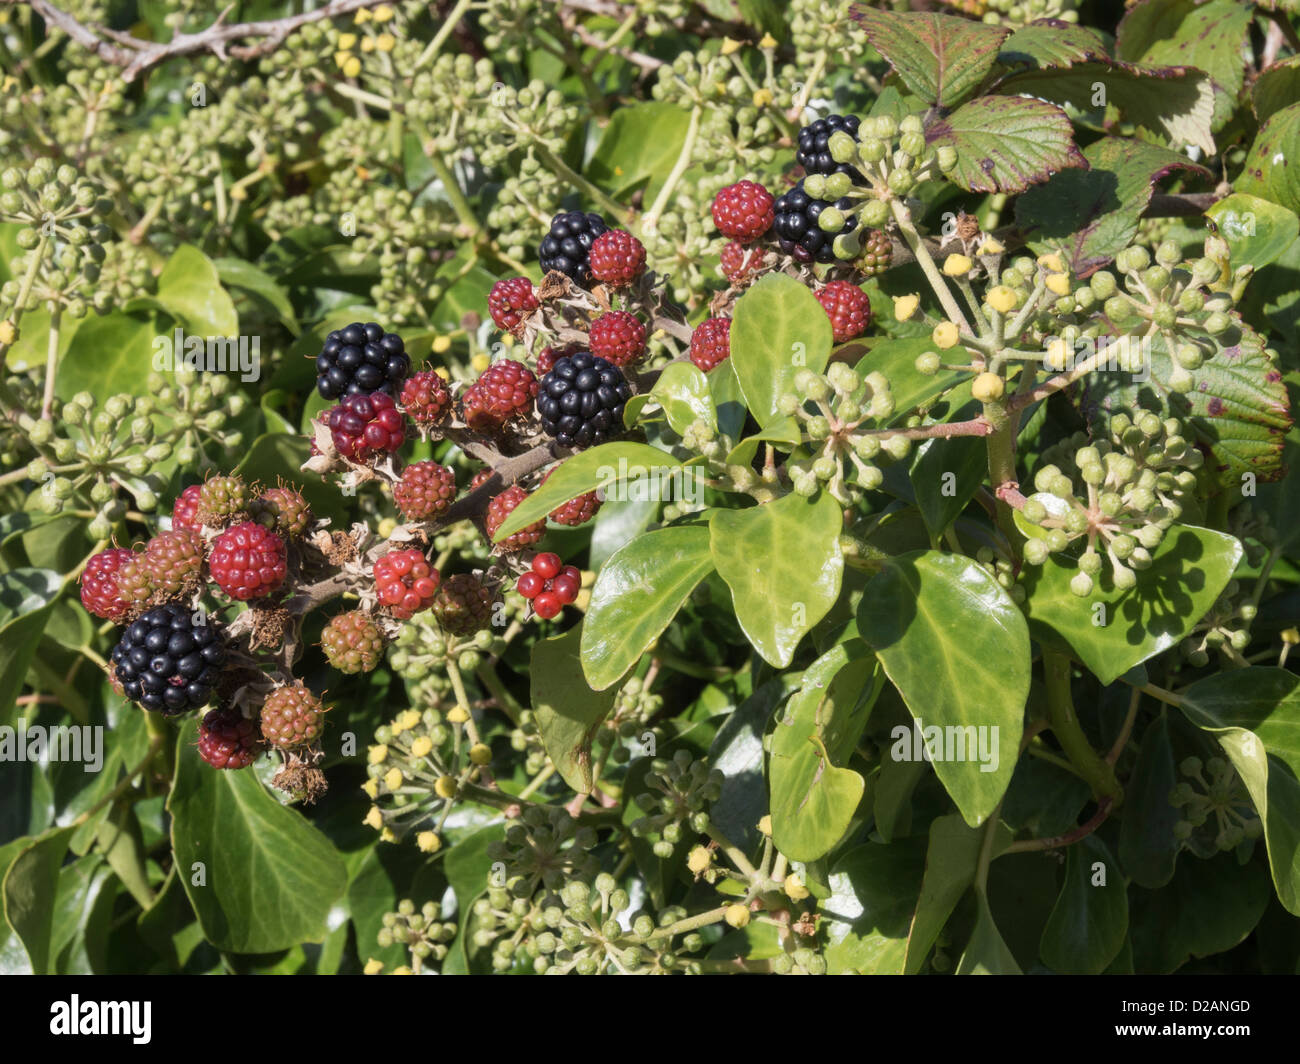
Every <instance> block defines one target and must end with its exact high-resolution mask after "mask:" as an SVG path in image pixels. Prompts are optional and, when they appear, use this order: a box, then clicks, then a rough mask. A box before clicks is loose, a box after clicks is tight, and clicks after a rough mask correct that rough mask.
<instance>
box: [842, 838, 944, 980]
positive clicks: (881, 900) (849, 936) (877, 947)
mask: <svg viewBox="0 0 1300 1064" xmlns="http://www.w3.org/2000/svg"><path fill="white" fill-rule="evenodd" d="M924 859H925V850H924V840H923V839H899V840H898V841H897V842H893V843H891V844H889V845H888V846H884V845H881V844H879V843H866V844H865V845H862V846H858V847H855V848H854V849H852V850H850V851H849V852H848V853H846V854H844V855H843V856H842V857H840V858H839V860H837V861H836V862H835V863H834V864H833V865H832V866H831V874H830V887H831V895H830V897H829V898H827V899H826V900H825V901H824V902H823V903H822V905H821V911H822V914H823V916H822V926H823V927H824V928H825V929H826V964H827V969H828V970H829V972H830V974H831V975H844V974H847V973H857V974H859V975H898V974H899V973H900V972H901V971H902V970H903V955H904V953H905V952H906V950H907V929H908V925H909V924H910V923H911V921H912V912H913V910H914V909H915V907H916V896H917V894H918V892H919V891H920V889H921V874H922V866H923V862H924Z"/></svg>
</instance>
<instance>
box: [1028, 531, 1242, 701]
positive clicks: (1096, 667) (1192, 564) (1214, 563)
mask: <svg viewBox="0 0 1300 1064" xmlns="http://www.w3.org/2000/svg"><path fill="white" fill-rule="evenodd" d="M1241 556H1242V547H1241V544H1240V543H1239V542H1238V541H1237V540H1236V539H1235V538H1234V537H1232V536H1229V535H1225V534H1224V533H1222V532H1212V531H1210V530H1209V529H1207V528H1192V527H1190V526H1188V525H1175V526H1174V527H1173V528H1171V529H1170V530H1169V531H1168V533H1166V535H1165V538H1164V539H1163V540H1162V541H1161V543H1160V546H1158V547H1157V548H1156V549H1155V550H1154V551H1152V552H1151V566H1150V568H1148V569H1145V570H1143V571H1142V572H1140V573H1138V582H1137V586H1136V587H1134V588H1132V589H1131V590H1129V591H1117V590H1115V588H1114V585H1113V584H1112V583H1111V580H1110V577H1109V576H1108V575H1106V573H1107V570H1104V569H1103V571H1102V572H1103V575H1102V577H1101V579H1100V580H1099V582H1098V588H1099V593H1096V594H1093V595H1092V596H1091V597H1090V598H1080V597H1079V596H1078V595H1076V594H1074V592H1072V591H1071V590H1070V580H1071V579H1073V577H1074V574H1075V572H1076V571H1077V570H1076V569H1075V567H1074V565H1072V564H1066V563H1065V562H1062V561H1058V560H1057V558H1056V557H1055V556H1052V557H1049V558H1048V559H1047V561H1045V562H1044V563H1043V564H1042V565H1041V566H1038V567H1032V566H1030V567H1026V571H1025V574H1024V576H1023V577H1022V579H1023V581H1024V585H1025V591H1026V594H1027V598H1026V602H1025V607H1026V613H1027V614H1028V616H1029V627H1030V630H1031V631H1032V632H1033V633H1034V637H1035V638H1036V639H1040V640H1045V641H1048V642H1050V643H1052V644H1053V645H1055V646H1066V647H1069V648H1070V649H1072V650H1073V651H1074V653H1075V654H1076V655H1077V656H1078V658H1079V660H1080V661H1082V662H1083V663H1084V665H1086V666H1087V667H1088V668H1089V669H1090V670H1091V671H1092V672H1093V673H1094V674H1095V675H1096V676H1097V678H1098V679H1099V680H1100V681H1101V682H1102V683H1103V684H1110V683H1114V682H1115V681H1116V680H1117V679H1119V678H1120V677H1121V676H1123V675H1124V674H1125V673H1126V672H1128V670H1129V669H1131V668H1133V666H1134V665H1140V664H1141V663H1142V662H1144V661H1147V660H1149V659H1150V658H1153V657H1155V656H1156V655H1157V654H1159V653H1161V652H1162V651H1164V650H1168V649H1169V648H1170V647H1172V646H1174V645H1175V644H1177V643H1178V642H1179V641H1181V640H1182V639H1184V638H1186V636H1187V634H1188V633H1189V632H1190V631H1191V630H1192V629H1193V628H1194V627H1195V626H1196V622H1197V621H1199V620H1200V619H1201V618H1202V617H1204V616H1205V614H1206V613H1208V612H1209V609H1210V607H1211V606H1213V605H1214V601H1215V599H1217V598H1218V597H1219V595H1220V593H1221V592H1222V591H1223V589H1224V588H1225V587H1226V586H1227V584H1228V581H1229V580H1230V579H1232V574H1233V571H1234V570H1235V569H1236V568H1237V563H1238V562H1239V561H1240V560H1241Z"/></svg>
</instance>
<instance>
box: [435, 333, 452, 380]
mask: <svg viewBox="0 0 1300 1064" xmlns="http://www.w3.org/2000/svg"><path fill="white" fill-rule="evenodd" d="M450 350H451V337H450V336H435V337H434V338H433V353H434V354H435V355H445V354H446V353H447V352H448V351H450ZM438 372H439V373H441V374H442V375H443V376H444V377H445V376H446V375H447V371H446V370H445V369H439V370H438Z"/></svg>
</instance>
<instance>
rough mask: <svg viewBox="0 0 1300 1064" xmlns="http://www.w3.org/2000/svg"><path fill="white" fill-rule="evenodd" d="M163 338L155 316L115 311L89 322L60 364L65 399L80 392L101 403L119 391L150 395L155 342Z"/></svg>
mask: <svg viewBox="0 0 1300 1064" xmlns="http://www.w3.org/2000/svg"><path fill="white" fill-rule="evenodd" d="M161 335H163V333H162V326H161V324H160V322H159V319H158V318H157V317H156V316H154V315H144V314H123V313H122V312H120V311H115V312H113V313H112V314H105V315H104V316H103V317H102V318H101V317H99V316H98V315H92V316H90V317H88V318H86V320H85V321H83V322H82V323H81V327H80V328H79V329H78V330H77V335H76V336H75V337H73V342H72V344H71V346H69V348H68V352H67V354H66V355H64V356H63V359H62V361H61V362H60V363H59V370H58V373H57V374H56V376H55V383H54V390H55V393H56V394H57V395H58V396H59V398H60V399H65V400H67V399H71V398H72V397H73V395H75V394H76V393H77V392H80V391H87V392H90V393H91V394H92V395H95V396H98V397H99V398H101V399H105V398H107V397H108V396H110V395H114V394H116V393H118V392H126V393H128V394H130V395H147V394H149V373H150V371H151V370H152V369H153V360H154V340H155V339H156V338H157V337H159V336H161Z"/></svg>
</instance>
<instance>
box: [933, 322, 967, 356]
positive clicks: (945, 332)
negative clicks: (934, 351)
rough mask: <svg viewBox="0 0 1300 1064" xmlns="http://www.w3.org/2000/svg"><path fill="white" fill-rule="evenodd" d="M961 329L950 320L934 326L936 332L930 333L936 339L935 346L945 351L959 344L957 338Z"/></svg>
mask: <svg viewBox="0 0 1300 1064" xmlns="http://www.w3.org/2000/svg"><path fill="white" fill-rule="evenodd" d="M960 335H961V331H960V330H959V329H958V328H957V326H956V325H954V324H953V323H952V322H950V321H941V322H939V324H938V325H936V326H935V327H934V332H932V333H931V334H930V339H931V340H933V341H934V346H935V347H938V348H940V349H941V350H943V351H947V350H948V348H950V347H955V346H956V345H957V338H958V337H959V336H960Z"/></svg>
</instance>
